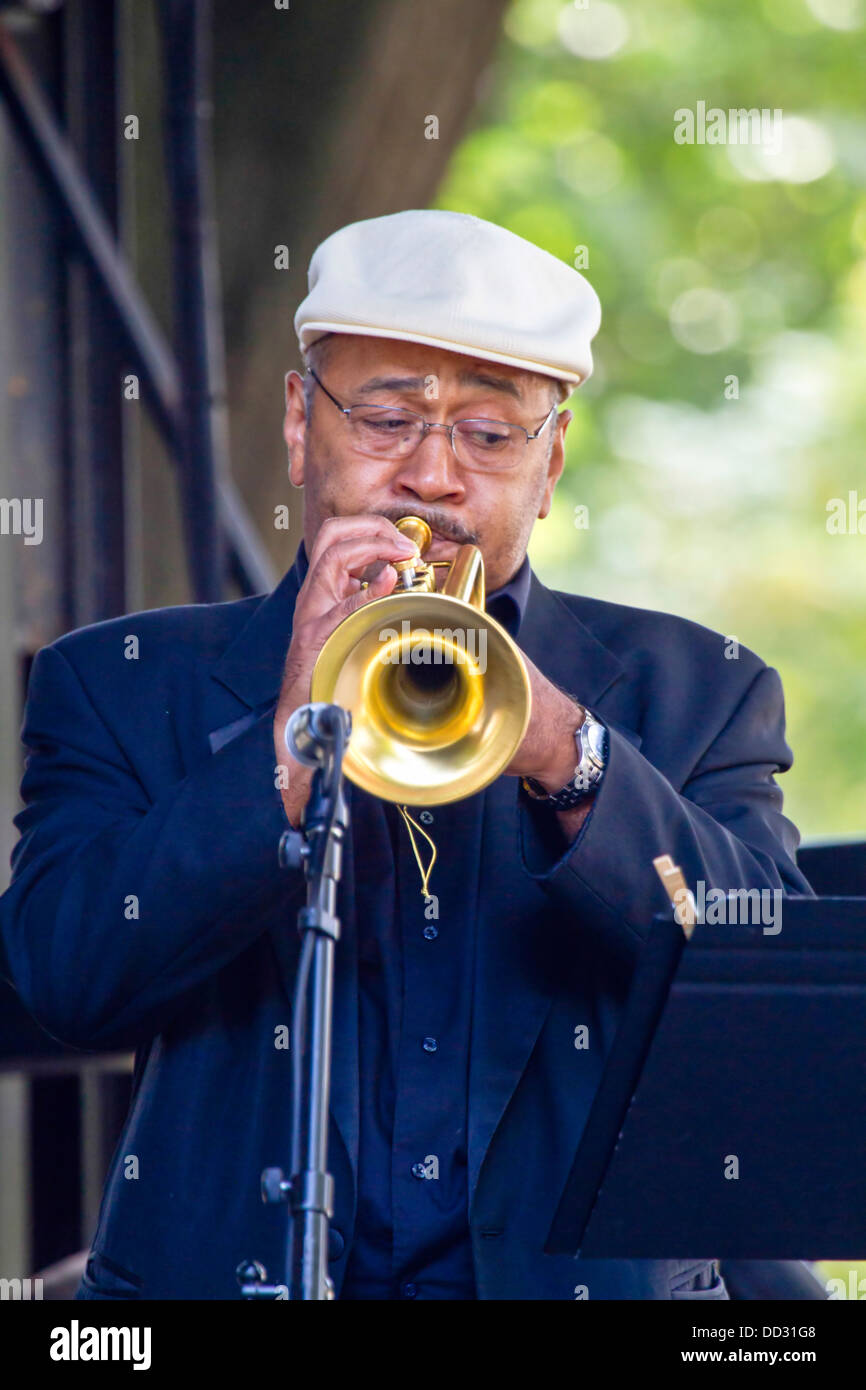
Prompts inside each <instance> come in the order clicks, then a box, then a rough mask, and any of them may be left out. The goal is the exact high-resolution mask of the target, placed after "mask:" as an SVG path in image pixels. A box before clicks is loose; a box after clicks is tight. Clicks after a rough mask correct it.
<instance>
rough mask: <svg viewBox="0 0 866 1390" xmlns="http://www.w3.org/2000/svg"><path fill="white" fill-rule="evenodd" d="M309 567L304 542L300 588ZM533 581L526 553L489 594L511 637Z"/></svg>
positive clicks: (298, 564)
mask: <svg viewBox="0 0 866 1390" xmlns="http://www.w3.org/2000/svg"><path fill="white" fill-rule="evenodd" d="M308 569H309V560H308V559H307V550H306V546H305V545H304V542H303V541H301V543H300V545H299V546H298V553H297V555H296V556H295V571H296V573H297V576H298V588H299V589H300V587H301V585H302V584H303V582H304V579H305V578H306V575H307V570H308ZM531 582H532V571H531V569H530V567H529V556H528V555H524V557H523V561H522V563H521V565H520V566H519V568H518V569H517V570H516V571H515V573H514V574H513V575H512V576H511V578H510V579H509V581H508V583H507V584H503V585H502V586H501V587H500V588H498V589H494V590H493V591H492V592H491V593H489V594H488V595H487V604H486V610H487V612H488V613H489V614H490V616H491V617H493V618H495V619H496V621H497V622H498V623H501V624H502V626H503V627H504V628H505V631H506V632H507V633H508V635H509V637H511V638H516V637H517V634H518V632H519V631H520V624H521V622H522V621H523V615H524V613H525V612H526V604H527V601H528V599H529V588H530V584H531Z"/></svg>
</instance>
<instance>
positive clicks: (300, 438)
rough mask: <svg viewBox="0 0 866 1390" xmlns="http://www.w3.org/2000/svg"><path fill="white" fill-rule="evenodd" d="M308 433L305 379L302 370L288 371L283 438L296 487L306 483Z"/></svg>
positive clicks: (292, 480) (292, 479)
mask: <svg viewBox="0 0 866 1390" xmlns="http://www.w3.org/2000/svg"><path fill="white" fill-rule="evenodd" d="M306 435H307V407H306V401H305V400H304V379H303V377H302V376H301V374H300V372H294V371H292V372H286V413H285V416H284V418H283V438H284V439H285V441H286V448H287V449H288V451H289V479H290V480H291V482H292V484H293V485H294V486H295V487H303V484H304V445H305V442H306Z"/></svg>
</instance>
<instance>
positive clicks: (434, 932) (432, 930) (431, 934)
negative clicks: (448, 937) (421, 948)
mask: <svg viewBox="0 0 866 1390" xmlns="http://www.w3.org/2000/svg"><path fill="white" fill-rule="evenodd" d="M438 935H439V928H438V927H434V925H433V923H432V922H428V923H427V926H426V927H425V928H424V940H425V941H435V940H436V938H437V936H438Z"/></svg>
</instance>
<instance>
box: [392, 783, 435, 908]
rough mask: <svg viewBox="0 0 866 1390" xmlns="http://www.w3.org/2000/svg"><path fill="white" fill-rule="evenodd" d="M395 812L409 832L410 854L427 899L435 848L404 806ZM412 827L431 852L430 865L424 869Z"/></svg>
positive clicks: (422, 828) (425, 832)
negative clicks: (397, 812)
mask: <svg viewBox="0 0 866 1390" xmlns="http://www.w3.org/2000/svg"><path fill="white" fill-rule="evenodd" d="M397 810H398V811H399V812H400V815H401V816H402V817H403V819H404V821H405V822H406V829H407V830H408V831H409V839H410V840H411V841H412V852H413V854H414V855H415V862H416V864H417V865H418V869H419V872H420V874H421V892H422V893H423V895H424V897H425V898H429V897H430V892H429V889H428V886H427V885H428V884H429V882H430V875H431V873H432V872H433V865H434V864H435V863H436V846H435V845H434V843H433V841H432V840H431V839H430V836H429V835H428V834H427V831H426V830H425V829H424V827H423V825H419V824H418V822H417V821H416V820H413V819H412V817H411V816H410V815H409V812H408V811H407V810H406V807H405V806H398V807H397ZM413 825H414V827H415V829H416V830H417V831H418V832H419V834H421V835H423V836H424V839H425V840H426V841H427V843H428V844H429V846H430V848H431V849H432V851H433V853H432V855H431V856H430V863H429V864H428V865H427V868H426V869H425V868H424V865H423V864H422V863H421V856H420V854H419V853H418V846H417V845H416V843H415V836H414V835H413V834H412V826H413Z"/></svg>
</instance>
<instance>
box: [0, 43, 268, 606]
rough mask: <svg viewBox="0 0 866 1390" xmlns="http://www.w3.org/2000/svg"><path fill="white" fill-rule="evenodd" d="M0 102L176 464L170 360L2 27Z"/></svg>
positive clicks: (221, 495)
mask: <svg viewBox="0 0 866 1390" xmlns="http://www.w3.org/2000/svg"><path fill="white" fill-rule="evenodd" d="M0 97H2V98H3V100H4V101H5V103H6V108H7V110H8V112H9V115H10V118H11V120H12V123H13V125H14V127H15V129H16V131H17V133H18V135H19V137H20V139H21V140H22V142H23V143H24V145H25V146H26V148H27V150H28V152H29V154H30V157H31V160H32V162H33V165H34V167H35V168H36V169H37V171H38V172H39V174H40V176H41V177H42V179H43V181H44V183H45V185H46V187H47V189H48V192H49V194H50V195H51V197H52V198H53V200H54V202H55V203H56V204H57V206H58V207H59V208H60V209H61V210H62V212H63V213H64V214H65V215H66V217H67V219H68V223H69V230H70V234H71V235H72V237H73V238H74V239H75V241H76V243H77V245H78V247H79V249H80V251H81V253H82V255H84V257H85V258H86V259H87V261H88V263H89V265H90V266H91V268H92V270H93V272H94V274H95V275H96V276H97V278H98V279H99V281H100V283H101V285H102V287H103V289H104V291H105V293H106V294H107V295H108V298H109V300H110V302H111V304H112V307H113V310H114V313H115V314H116V316H117V321H118V328H119V331H120V333H121V335H122V337H123V340H124V343H125V346H126V348H127V350H128V351H129V353H130V354H131V356H132V357H133V359H134V361H135V363H136V365H137V368H138V371H139V374H140V376H141V381H142V389H143V392H144V394H145V395H146V398H147V400H148V403H149V404H150V407H151V409H152V410H153V413H154V417H155V419H156V422H157V425H158V427H159V429H160V430H161V432H162V434H163V436H164V438H165V440H166V442H167V444H168V447H169V448H170V450H171V452H172V455H173V457H174V458H175V459H176V460H177V454H178V447H179V442H180V441H181V440H182V438H183V427H182V418H181V412H182V394H181V382H180V373H179V371H178V366H177V362H176V360H175V357H174V355H173V353H172V352H171V349H170V348H169V346H168V345H167V343H166V341H165V339H164V336H163V334H162V332H161V330H160V328H159V326H158V324H157V323H156V321H155V320H154V318H153V315H152V314H151V312H150V309H149V307H148V305H147V303H146V301H145V299H144V297H143V295H142V294H141V292H140V290H139V289H138V286H137V285H136V283H135V281H134V279H133V277H132V275H131V274H130V272H129V270H128V268H127V265H126V262H125V260H124V258H123V257H122V255H121V254H120V253H119V252H118V250H117V247H116V245H115V243H114V241H113V239H112V236H111V232H110V228H109V226H108V224H107V222H106V219H105V217H104V215H103V213H102V211H101V209H100V207H99V205H98V204H97V202H96V200H95V199H94V197H93V195H92V193H91V192H90V189H89V187H88V185H87V183H86V181H85V180H84V179H83V178H82V176H81V172H80V169H79V165H78V161H77V160H76V158H75V155H74V153H73V151H72V150H71V148H70V145H69V142H68V141H67V139H66V138H65V136H64V134H63V132H62V130H61V129H60V127H59V125H58V122H57V121H56V119H55V117H54V115H53V113H52V111H51V109H50V107H49V106H48V104H47V102H46V101H45V99H44V97H43V95H42V92H41V91H40V88H39V84H38V83H37V82H36V80H35V79H34V77H33V75H32V73H31V72H30V69H29V67H28V65H27V63H26V62H25V60H24V59H23V57H22V55H21V53H20V51H19V49H18V47H17V45H16V44H15V42H14V41H13V39H12V37H11V35H10V34H9V32H8V30H7V29H6V27H5V25H4V24H3V23H2V21H0ZM216 491H217V497H218V503H217V509H218V517H219V520H220V524H221V525H222V527H223V528H224V531H225V534H226V538H227V541H228V545H229V547H230V550H231V553H232V558H233V562H234V565H235V569H236V572H237V573H238V575H239V577H240V578H241V580H242V583H243V588H244V589H245V590H246V591H247V592H248V593H260V592H262V591H266V590H269V589H271V588H273V586H274V584H275V582H276V578H277V576H276V574H275V571H274V567H273V565H272V564H271V561H270V558H269V556H268V554H267V552H266V550H265V549H264V546H263V545H262V543H261V541H260V540H259V538H258V536H257V535H256V532H255V530H254V528H253V526H252V523H251V522H250V520H249V517H248V516H247V514H246V512H245V509H244V508H243V506H242V504H241V502H240V499H239V497H238V494H237V492H236V490H234V489H233V488H231V487H228V486H227V485H226V480H225V479H217V481H216Z"/></svg>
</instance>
